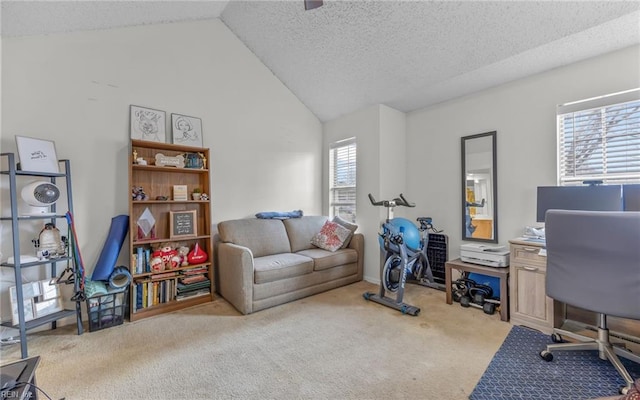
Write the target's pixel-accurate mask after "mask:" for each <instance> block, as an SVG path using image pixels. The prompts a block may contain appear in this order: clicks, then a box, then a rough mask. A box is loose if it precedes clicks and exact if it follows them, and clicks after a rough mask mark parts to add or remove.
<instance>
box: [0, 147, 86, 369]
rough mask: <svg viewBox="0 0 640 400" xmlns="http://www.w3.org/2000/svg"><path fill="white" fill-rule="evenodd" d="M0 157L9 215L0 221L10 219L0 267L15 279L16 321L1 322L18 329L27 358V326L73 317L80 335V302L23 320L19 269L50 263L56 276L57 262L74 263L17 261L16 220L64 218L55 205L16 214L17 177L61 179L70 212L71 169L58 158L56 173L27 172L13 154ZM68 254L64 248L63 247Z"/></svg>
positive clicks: (62, 259) (68, 260)
mask: <svg viewBox="0 0 640 400" xmlns="http://www.w3.org/2000/svg"><path fill="white" fill-rule="evenodd" d="M0 156H1V157H6V160H7V165H8V169H7V170H3V171H0V174H2V175H8V178H9V195H10V198H11V216H9V217H7V216H2V217H0V221H11V233H12V235H11V236H12V240H13V256H14V257H13V258H14V262H13V263H8V262H3V263H0V267H6V268H13V270H14V272H15V280H16V297H17V302H18V321H19V322H18V324H17V325H13V324H12V323H3V324H2V325H4V326H10V327H13V328H16V329H18V330H19V331H20V350H21V353H22V358H27V357H28V356H29V355H28V351H27V331H28V330H29V329H33V328H36V327H39V326H43V325H46V324H51V329H55V328H56V321H58V320H59V319H62V318H66V317H70V316H73V315H75V316H76V324H77V327H78V335H81V334H82V332H83V326H82V312H81V304H80V302H75V303H76V305H75V309H65V310H62V311H58V312H56V313H52V314H49V315H45V316H43V317H40V318H35V319H32V320H30V321H25V315H24V298H23V291H22V269H23V268H31V267H37V266H42V265H50V276H51V277H52V278H53V277H55V276H57V266H56V264H58V263H61V262H66V263H71V265H73V269H74V271H75V268H76V266H75V263H74V260H73V257H70V256H67V257H59V258H55V259H48V260H41V261H34V262H29V263H21V262H20V254H21V253H20V234H19V233H20V223H21V222H24V221H42V220H49V221H50V222H51V223H53V224H55V221H56V220H58V219H66V215H65V214H58V213H56V206H55V204H53V205H52V206H50V207H51V213H53V215H46V216H44V215H43V216H39V215H38V216H20V215H18V195H17V178H18V177H21V176H25V177H39V178H47V179H49V181H50V182H51V183H52V184H55V183H56V179H57V178H63V179H65V183H66V189H67V206H68V209H69V211H70V212H71V213H73V200H72V199H73V197H72V195H71V169H70V165H69V160H59V163H60V164H62V166H63V171H64V172H60V173H48V172H30V171H20V170H18V169H17V168H16V166H17V164H16V160H15V155H14V154H13V153H1V154H0ZM67 254H68V250H67ZM78 289H79V282H78V279H75V281H74V291H75V292H77V291H78Z"/></svg>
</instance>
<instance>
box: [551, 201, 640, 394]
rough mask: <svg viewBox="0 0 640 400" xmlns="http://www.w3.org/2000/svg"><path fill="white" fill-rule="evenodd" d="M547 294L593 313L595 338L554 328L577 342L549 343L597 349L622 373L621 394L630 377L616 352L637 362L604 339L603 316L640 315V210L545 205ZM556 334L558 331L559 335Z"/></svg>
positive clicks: (638, 359)
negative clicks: (623, 384)
mask: <svg viewBox="0 0 640 400" xmlns="http://www.w3.org/2000/svg"><path fill="white" fill-rule="evenodd" d="M545 227H546V229H545V230H546V242H547V243H546V246H547V277H546V290H547V296H549V297H551V298H552V299H554V300H558V301H561V302H563V303H566V304H568V305H572V306H575V307H579V308H582V309H585V310H588V311H592V312H595V313H597V319H598V326H597V332H598V333H597V338H596V339H592V338H589V337H586V336H581V335H578V334H575V333H573V332H569V331H565V330H561V329H554V330H553V332H554V333H553V335H552V339H553V341H554V342H557V341H559V340H557V338H558V336H557V335H565V336H568V337H571V338H573V339H576V340H578V341H579V343H559V344H550V345H548V346H547V348H546V350H543V351H542V352H540V356H541V357H542V358H543V359H544V360H546V361H551V360H553V355H552V354H551V352H553V351H555V350H563V351H570V350H598V355H599V357H600V358H601V359H603V360H607V359H608V360H609V361H610V362H611V363H612V364H613V366H614V367H615V368H616V370H618V373H619V374H620V375H621V376H622V377H623V378H624V380H625V382H626V386H623V387H622V388H621V389H620V393H622V394H626V393H627V391H628V390H629V389H630V388H631V387H632V385H633V380H632V378H631V376H630V375H629V372H628V371H627V370H626V369H625V367H624V366H623V365H622V363H621V362H620V359H619V358H618V357H624V358H626V359H629V360H632V361H634V362H636V363H640V356H638V355H636V354H632V353H631V352H630V351H628V350H626V349H625V348H624V347H619V346H617V345H616V346H613V345H612V343H611V342H610V341H609V330H608V329H607V316H608V315H609V316H616V317H621V318H630V319H640V212H618V211H567V210H549V211H547V213H546V218H545ZM560 337H561V336H560Z"/></svg>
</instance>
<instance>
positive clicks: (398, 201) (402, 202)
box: [369, 193, 416, 207]
mask: <svg viewBox="0 0 640 400" xmlns="http://www.w3.org/2000/svg"><path fill="white" fill-rule="evenodd" d="M369 201H371V204H373V205H374V206H383V207H396V206H404V207H415V206H416V204H415V203H410V202H409V200H407V199H406V198H405V197H404V195H403V194H402V193H400V197H396V198H395V199H393V200H380V201H376V199H375V198H374V197H373V195H372V194H371V193H369Z"/></svg>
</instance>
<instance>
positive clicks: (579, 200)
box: [536, 185, 622, 222]
mask: <svg viewBox="0 0 640 400" xmlns="http://www.w3.org/2000/svg"><path fill="white" fill-rule="evenodd" d="M551 209H553V210H585V211H621V210H622V187H621V186H620V185H596V186H538V207H537V213H536V221H537V222H544V216H545V213H546V212H547V210H551Z"/></svg>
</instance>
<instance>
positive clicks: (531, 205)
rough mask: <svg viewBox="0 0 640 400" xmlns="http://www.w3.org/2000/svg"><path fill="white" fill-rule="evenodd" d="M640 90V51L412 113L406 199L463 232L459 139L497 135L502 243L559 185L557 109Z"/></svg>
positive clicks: (452, 238)
mask: <svg viewBox="0 0 640 400" xmlns="http://www.w3.org/2000/svg"><path fill="white" fill-rule="evenodd" d="M639 86H640V46H633V47H630V48H626V49H623V50H620V51H616V52H614V53H610V54H606V55H603V56H600V57H596V58H592V59H589V60H586V61H582V62H579V63H575V64H572V65H569V66H566V67H563V68H558V69H555V70H552V71H549V72H546V73H543V74H539V75H535V76H532V77H529V78H526V79H521V80H518V81H515V82H511V83H509V84H505V85H502V86H500V87H496V88H493V89H490V90H485V91H482V92H479V93H476V94H474V95H470V96H466V97H463V98H460V99H457V100H453V101H449V102H446V103H443V104H440V105H436V106H433V107H429V108H426V109H423V110H418V111H415V112H412V113H409V114H407V151H406V159H407V186H408V190H407V194H408V195H409V196H410V198H411V199H412V200H413V201H415V202H416V203H417V204H418V206H419V207H416V208H415V209H411V211H410V214H411V216H412V218H413V217H416V216H419V215H429V216H431V217H433V218H434V224H435V226H436V227H438V228H441V229H445V232H446V233H447V234H448V235H449V258H456V257H458V256H459V254H460V253H459V246H460V244H461V230H462V215H463V214H462V210H461V208H462V206H461V201H462V200H461V196H462V193H461V181H460V180H461V179H462V178H461V169H460V168H461V166H460V138H461V137H462V136H466V135H472V134H477V133H482V132H488V131H493V130H496V131H497V152H498V154H497V155H498V157H497V158H498V160H497V163H498V236H499V240H500V243H502V244H507V243H508V240H509V239H511V238H514V237H517V236H520V235H521V234H522V230H523V228H524V226H525V225H530V224H535V219H536V215H535V210H536V187H537V186H542V185H555V184H556V105H558V104H563V103H566V102H571V101H575V100H580V99H585V98H590V97H594V96H600V95H604V94H608V93H613V92H617V91H622V90H626V89H631V88H634V87H639Z"/></svg>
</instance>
